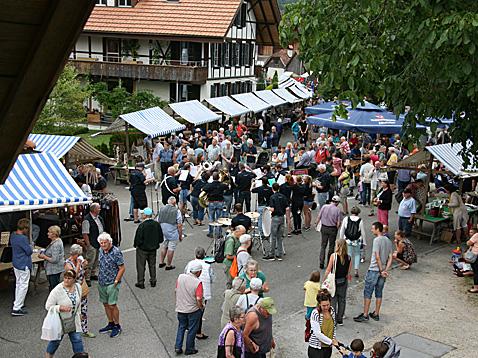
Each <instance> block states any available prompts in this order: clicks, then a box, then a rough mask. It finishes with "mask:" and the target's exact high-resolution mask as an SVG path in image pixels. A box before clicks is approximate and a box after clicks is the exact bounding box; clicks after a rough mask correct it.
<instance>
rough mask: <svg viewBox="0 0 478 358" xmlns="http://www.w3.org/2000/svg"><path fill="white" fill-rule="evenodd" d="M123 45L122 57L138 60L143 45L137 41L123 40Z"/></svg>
mask: <svg viewBox="0 0 478 358" xmlns="http://www.w3.org/2000/svg"><path fill="white" fill-rule="evenodd" d="M121 45H122V46H121V55H123V56H125V57H128V56H131V57H132V58H133V59H134V60H135V59H136V58H138V50H139V48H140V47H141V45H140V44H139V41H138V40H137V39H123V40H122V42H121Z"/></svg>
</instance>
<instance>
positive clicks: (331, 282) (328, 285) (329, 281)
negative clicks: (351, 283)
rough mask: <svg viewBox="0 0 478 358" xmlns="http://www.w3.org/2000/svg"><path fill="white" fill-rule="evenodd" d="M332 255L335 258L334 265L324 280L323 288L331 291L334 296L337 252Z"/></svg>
mask: <svg viewBox="0 0 478 358" xmlns="http://www.w3.org/2000/svg"><path fill="white" fill-rule="evenodd" d="M332 257H333V258H334V267H333V269H332V271H331V272H330V273H329V274H328V275H327V277H326V279H325V280H324V282H322V288H323V289H326V290H327V291H329V293H330V295H331V296H332V297H334V296H335V267H336V265H337V254H333V256H332Z"/></svg>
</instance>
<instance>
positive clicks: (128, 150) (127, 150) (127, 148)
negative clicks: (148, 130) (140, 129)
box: [124, 122, 131, 166]
mask: <svg viewBox="0 0 478 358" xmlns="http://www.w3.org/2000/svg"><path fill="white" fill-rule="evenodd" d="M128 127H129V126H128V122H125V124H124V128H125V131H126V155H127V157H128V158H127V163H126V165H127V166H128V162H129V157H130V155H131V153H130V152H131V149H130V146H129V133H128Z"/></svg>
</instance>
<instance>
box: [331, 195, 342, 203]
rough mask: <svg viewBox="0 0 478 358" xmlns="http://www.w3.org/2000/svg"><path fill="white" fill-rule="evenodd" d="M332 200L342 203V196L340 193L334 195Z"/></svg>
mask: <svg viewBox="0 0 478 358" xmlns="http://www.w3.org/2000/svg"><path fill="white" fill-rule="evenodd" d="M332 201H334V202H336V203H340V197H339V196H338V195H334V196H333V197H332Z"/></svg>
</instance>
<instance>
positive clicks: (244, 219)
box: [231, 204, 252, 232]
mask: <svg viewBox="0 0 478 358" xmlns="http://www.w3.org/2000/svg"><path fill="white" fill-rule="evenodd" d="M234 211H235V212H236V216H234V218H232V220H231V228H232V230H234V229H235V228H236V226H239V225H242V226H244V227H245V228H246V232H247V231H249V230H250V229H251V227H252V220H251V218H250V217H248V216H246V215H244V214H243V213H242V205H241V204H236V205H234Z"/></svg>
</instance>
